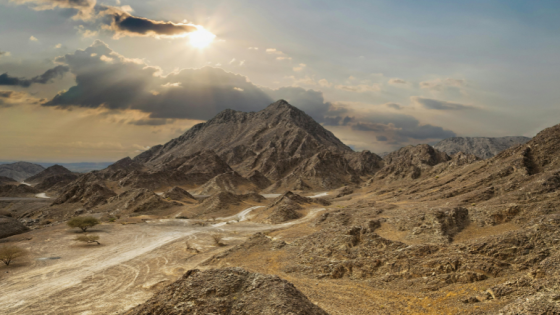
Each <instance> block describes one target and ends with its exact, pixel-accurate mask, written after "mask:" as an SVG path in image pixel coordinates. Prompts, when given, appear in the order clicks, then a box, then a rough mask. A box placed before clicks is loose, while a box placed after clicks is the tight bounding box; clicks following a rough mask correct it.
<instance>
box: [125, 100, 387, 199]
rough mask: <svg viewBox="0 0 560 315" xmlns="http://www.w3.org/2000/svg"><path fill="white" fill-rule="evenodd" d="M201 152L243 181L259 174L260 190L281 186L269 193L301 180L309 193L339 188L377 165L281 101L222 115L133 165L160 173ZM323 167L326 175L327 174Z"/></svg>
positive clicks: (154, 149)
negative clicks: (210, 153)
mask: <svg viewBox="0 0 560 315" xmlns="http://www.w3.org/2000/svg"><path fill="white" fill-rule="evenodd" d="M202 150H213V152H215V153H216V154H217V156H219V158H220V159H221V160H222V161H223V162H224V163H225V164H226V165H228V166H230V167H231V168H232V169H233V170H235V171H236V172H237V173H238V174H239V175H240V176H241V177H245V178H249V179H250V177H251V176H254V174H256V173H255V172H258V174H260V175H259V176H260V177H261V179H259V181H258V183H257V182H255V181H254V183H255V184H257V186H259V187H260V188H261V189H262V188H264V187H263V186H265V183H266V182H267V181H270V182H271V183H272V182H277V181H282V182H280V183H277V184H276V185H275V186H273V188H271V189H270V190H271V191H272V190H284V191H285V190H286V189H293V188H294V185H295V184H301V182H302V181H303V182H304V183H305V185H307V186H309V187H311V188H315V187H317V188H331V187H335V186H336V187H338V186H340V185H341V184H342V183H345V182H349V181H357V180H359V176H366V175H371V174H373V173H374V172H375V171H377V170H378V169H379V168H380V163H381V159H380V158H379V157H378V156H376V155H374V154H373V153H370V152H364V153H356V152H353V151H352V150H351V149H350V148H349V147H347V146H346V145H344V144H343V143H342V142H341V141H340V140H339V139H337V138H336V137H335V136H334V135H333V134H332V133H331V132H330V131H328V130H326V129H325V128H323V127H322V126H321V125H320V124H318V123H317V122H315V121H314V120H313V119H312V118H311V117H309V116H308V115H307V114H305V113H304V112H303V111H301V110H299V109H297V108H296V107H293V106H291V105H290V104H288V103H287V102H285V101H278V102H276V103H274V104H272V105H270V106H268V107H267V108H265V109H263V110H262V111H260V112H256V113H245V112H237V111H233V110H225V111H223V112H221V113H219V114H218V115H217V116H216V117H214V118H213V119H211V120H209V121H208V122H206V123H202V124H198V125H196V126H194V127H193V128H191V129H190V130H189V131H187V132H186V133H185V134H184V135H182V136H181V137H179V138H176V139H173V140H171V141H170V142H168V143H166V144H165V145H159V146H154V147H152V148H151V149H150V150H148V151H146V152H143V153H142V154H140V155H138V156H137V157H135V158H134V161H135V162H137V163H143V164H145V165H146V166H147V167H148V168H151V169H163V168H166V166H165V165H168V164H169V163H170V162H171V161H175V160H177V159H181V158H184V157H186V156H190V155H193V154H198V152H201V151H202ZM332 167H335V168H332ZM327 168H330V171H329V172H325V170H326V169H327ZM226 172H227V171H224V172H222V173H226ZM216 175H218V174H216ZM263 177H264V178H266V180H263ZM305 185H303V184H301V185H300V186H305ZM266 186H268V185H266Z"/></svg>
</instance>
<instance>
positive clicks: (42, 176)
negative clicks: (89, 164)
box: [25, 165, 78, 191]
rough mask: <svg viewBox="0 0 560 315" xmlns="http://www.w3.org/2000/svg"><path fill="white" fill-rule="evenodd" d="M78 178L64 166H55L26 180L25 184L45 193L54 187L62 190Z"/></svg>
mask: <svg viewBox="0 0 560 315" xmlns="http://www.w3.org/2000/svg"><path fill="white" fill-rule="evenodd" d="M77 178H78V175H76V174H74V173H72V172H71V171H70V170H68V169H67V168H65V167H64V166H60V165H53V166H50V167H48V168H46V169H45V170H43V171H41V172H40V173H39V174H36V175H34V176H31V177H29V178H27V179H25V182H26V183H28V184H31V185H33V187H34V188H36V189H38V190H41V191H45V190H48V189H50V188H53V187H54V186H57V187H58V188H59V189H60V188H62V187H64V186H65V185H67V184H69V183H71V182H72V181H74V180H76V179H77Z"/></svg>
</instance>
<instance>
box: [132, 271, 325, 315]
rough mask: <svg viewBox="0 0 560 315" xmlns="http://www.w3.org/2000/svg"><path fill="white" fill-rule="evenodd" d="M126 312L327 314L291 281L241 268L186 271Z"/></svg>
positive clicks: (143, 314) (173, 314)
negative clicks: (173, 281)
mask: <svg viewBox="0 0 560 315" xmlns="http://www.w3.org/2000/svg"><path fill="white" fill-rule="evenodd" d="M126 314H127V315H148V314H149V315H152V314H166V315H183V314H185V315H187V314H201V315H202V314H231V315H247V314H262V315H293V314H301V315H327V313H326V312H325V311H323V310H322V309H321V308H319V307H318V306H316V305H315V304H313V303H312V302H311V301H309V299H308V298H307V297H306V296H305V295H303V293H301V292H300V291H299V290H298V289H296V288H295V287H294V286H293V285H292V284H291V283H289V282H287V281H285V280H282V279H280V278H278V277H277V276H269V275H263V274H258V273H250V272H247V271H245V270H243V269H241V268H225V269H213V270H207V271H200V270H189V271H188V272H187V273H185V275H183V277H182V278H181V279H179V280H177V281H176V282H175V283H172V284H170V285H168V286H167V287H165V288H164V289H163V290H161V291H160V292H158V293H156V294H155V295H154V296H153V297H152V298H151V299H149V300H148V301H147V302H146V303H144V304H142V305H139V306H137V307H135V308H134V309H132V310H130V311H129V312H127V313H126Z"/></svg>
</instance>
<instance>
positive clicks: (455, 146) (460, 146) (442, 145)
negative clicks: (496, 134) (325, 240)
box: [434, 137, 531, 159]
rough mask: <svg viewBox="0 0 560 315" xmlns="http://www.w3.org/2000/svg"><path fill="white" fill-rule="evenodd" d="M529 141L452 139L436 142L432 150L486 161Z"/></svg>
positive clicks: (474, 138) (525, 139) (485, 138)
mask: <svg viewBox="0 0 560 315" xmlns="http://www.w3.org/2000/svg"><path fill="white" fill-rule="evenodd" d="M529 140H531V138H527V137H501V138H487V137H453V138H449V139H445V140H442V141H440V142H438V143H437V144H436V145H434V148H436V149H437V150H439V151H442V152H445V153H447V154H449V155H454V154H456V153H459V152H463V153H466V154H474V155H476V156H478V157H480V158H482V159H488V158H491V157H493V156H496V155H497V154H499V153H500V152H502V151H504V150H506V149H509V148H511V147H513V146H516V145H520V144H524V143H527V142H528V141H529Z"/></svg>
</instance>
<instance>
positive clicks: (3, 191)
mask: <svg viewBox="0 0 560 315" xmlns="http://www.w3.org/2000/svg"><path fill="white" fill-rule="evenodd" d="M38 193H40V191H39V190H37V189H35V188H34V187H31V186H27V185H23V184H21V185H3V186H0V197H18V198H25V197H34V196H35V195H36V194H38Z"/></svg>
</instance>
